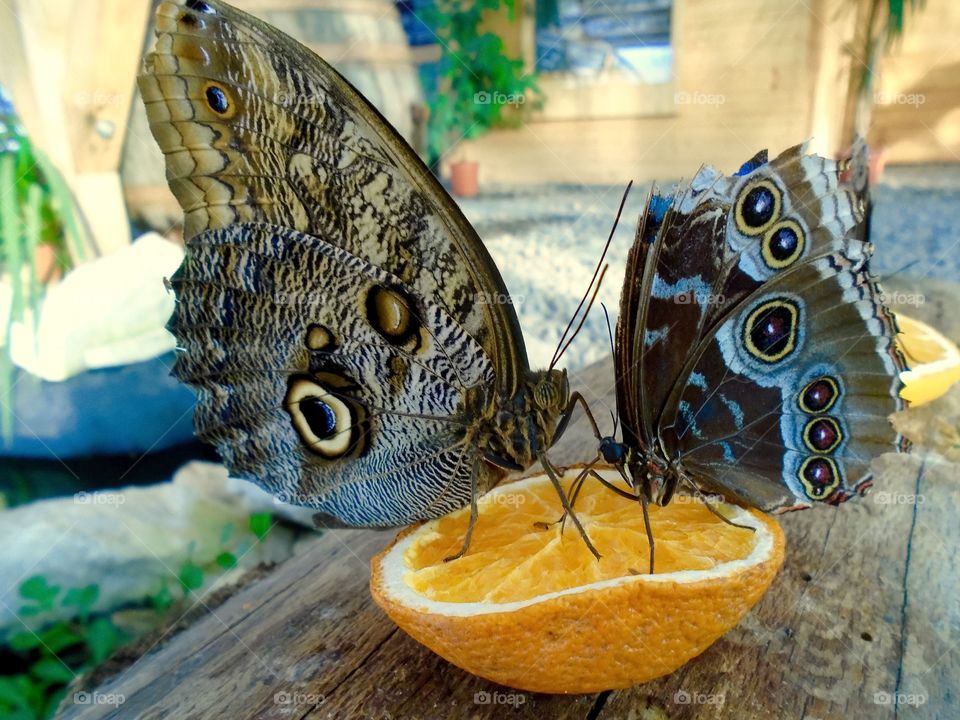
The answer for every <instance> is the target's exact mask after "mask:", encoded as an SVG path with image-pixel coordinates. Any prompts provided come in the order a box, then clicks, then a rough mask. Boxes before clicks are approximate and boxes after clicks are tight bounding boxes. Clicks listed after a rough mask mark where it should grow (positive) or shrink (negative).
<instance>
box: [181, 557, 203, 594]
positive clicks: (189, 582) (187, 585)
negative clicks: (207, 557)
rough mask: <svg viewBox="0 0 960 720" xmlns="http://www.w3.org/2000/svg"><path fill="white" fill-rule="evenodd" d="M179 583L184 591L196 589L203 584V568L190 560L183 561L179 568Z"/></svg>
mask: <svg viewBox="0 0 960 720" xmlns="http://www.w3.org/2000/svg"><path fill="white" fill-rule="evenodd" d="M180 585H181V586H182V587H183V590H184V592H190V591H191V590H196V589H197V588H198V587H200V586H201V585H203V568H201V567H200V566H199V565H196V564H194V563H192V562H188V563H185V564H184V566H183V567H182V568H180Z"/></svg>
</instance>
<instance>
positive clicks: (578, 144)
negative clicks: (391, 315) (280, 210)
mask: <svg viewBox="0 0 960 720" xmlns="http://www.w3.org/2000/svg"><path fill="white" fill-rule="evenodd" d="M948 6H949V7H948ZM913 21H915V22H913ZM951 28H953V29H954V30H953V31H951V30H950V29H951ZM853 29H854V4H853V3H850V2H849V0H809V1H808V2H797V3H793V2H788V1H786V0H674V15H673V31H672V32H673V45H674V53H675V54H674V80H673V83H672V85H667V86H642V85H635V84H631V83H629V82H627V81H625V80H624V78H623V77H618V76H607V77H601V78H591V79H583V80H575V79H573V78H571V77H551V76H542V81H541V85H542V86H543V88H544V90H545V92H546V93H547V95H548V101H547V105H546V107H545V108H544V110H543V111H542V112H540V113H538V114H536V115H534V116H533V119H532V121H530V122H528V123H527V124H526V125H525V126H524V127H522V128H520V129H516V130H513V129H511V130H496V131H493V132H491V133H489V134H487V135H486V136H484V137H482V138H480V139H478V140H477V141H474V142H472V143H469V144H466V145H465V146H464V147H461V148H459V149H458V150H457V151H456V154H455V155H454V157H457V156H466V157H468V158H470V159H476V160H479V161H480V163H481V181H483V182H504V183H524V182H547V181H556V182H576V183H580V182H582V183H591V182H594V183H595V182H600V183H616V184H619V183H623V182H625V181H626V180H628V179H631V178H632V179H635V180H639V181H647V180H650V179H653V178H661V179H669V178H678V177H689V176H690V175H692V174H693V173H694V172H696V170H697V168H698V167H699V166H700V165H701V164H702V163H704V162H706V163H710V164H713V165H716V166H717V167H719V168H722V169H724V170H727V171H732V170H735V169H736V168H737V167H739V165H740V164H741V163H742V162H743V161H744V160H746V159H747V158H749V157H750V156H752V155H753V153H754V152H756V151H757V150H759V149H761V148H764V147H766V148H769V149H770V150H771V152H774V153H775V152H777V151H779V150H782V149H784V148H785V147H788V146H789V145H792V144H794V143H797V142H801V141H803V140H805V139H808V138H809V139H811V148H812V149H813V150H816V151H817V152H820V153H822V154H826V155H830V156H833V155H835V154H836V153H837V152H838V151H839V150H840V144H841V143H840V134H841V129H842V119H843V118H842V114H843V107H844V99H845V97H846V90H847V85H848V80H849V68H850V62H851V58H850V56H849V55H848V54H847V53H846V52H845V50H844V44H845V43H846V42H849V40H850V39H851V38H852V36H853ZM908 30H911V31H915V33H914V34H913V35H910V36H908V38H907V41H906V42H904V43H903V47H902V48H901V49H900V50H898V51H896V52H895V53H894V56H893V57H892V58H891V59H890V61H889V62H888V63H887V67H888V71H887V72H886V73H885V75H884V83H893V85H891V86H890V87H895V88H899V87H901V86H903V87H910V86H909V84H905V83H906V81H907V78H911V79H912V78H914V77H918V76H919V77H921V78H926V82H927V84H928V85H929V86H930V88H931V89H930V95H931V96H932V95H934V94H936V98H937V99H936V100H934V99H933V98H932V97H928V98H927V104H926V105H924V106H922V107H921V108H920V111H919V112H917V110H916V109H915V108H914V107H910V106H903V105H897V106H895V107H894V108H893V109H892V110H890V109H888V108H886V107H882V108H878V112H877V119H878V121H879V122H880V123H881V127H883V128H887V129H888V130H889V133H890V136H891V139H892V140H893V141H895V143H896V144H893V145H892V146H891V152H890V158H891V160H892V161H894V162H897V161H906V160H911V161H913V160H929V159H933V158H934V157H936V156H937V152H938V151H937V149H938V145H939V144H947V145H952V144H955V143H956V142H957V140H958V139H960V138H958V137H956V135H958V134H960V126H958V123H957V121H956V120H957V117H956V116H955V115H950V114H949V113H947V112H945V109H949V108H951V107H955V106H956V105H957V103H958V96H960V72H957V68H958V67H960V66H958V65H954V66H952V68H951V66H950V63H951V62H958V63H960V45H957V44H956V43H955V41H956V37H957V34H958V33H960V2H956V0H928V1H927V8H926V10H925V11H924V12H923V13H921V14H920V15H919V16H917V17H916V18H908ZM924 68H926V70H924ZM931 68H932V69H931ZM886 87H888V86H887V85H886V84H885V85H884V88H886ZM924 87H926V86H924ZM597 108H602V110H598V109H597ZM908 110H909V113H912V114H908V113H907V111H908ZM928 118H929V119H928ZM916 122H923V123H926V124H929V125H930V126H931V127H936V128H939V129H938V130H936V132H934V133H931V132H929V131H927V132H925V133H917V132H916V129H915V127H914V124H915V123H916ZM921 129H923V126H922V125H921ZM958 152H960V150H958ZM939 154H940V156H941V157H942V156H943V150H942V149H941V150H940V151H939ZM956 159H960V158H951V160H956Z"/></svg>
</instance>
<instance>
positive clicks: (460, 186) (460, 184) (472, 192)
mask: <svg viewBox="0 0 960 720" xmlns="http://www.w3.org/2000/svg"><path fill="white" fill-rule="evenodd" d="M479 167H480V166H479V165H478V164H477V163H475V162H472V161H470V160H459V161H457V162H455V163H451V165H450V179H451V181H452V184H453V194H454V195H457V196H458V197H476V196H477V193H479V192H480V186H479V182H478V179H477V175H478V170H479Z"/></svg>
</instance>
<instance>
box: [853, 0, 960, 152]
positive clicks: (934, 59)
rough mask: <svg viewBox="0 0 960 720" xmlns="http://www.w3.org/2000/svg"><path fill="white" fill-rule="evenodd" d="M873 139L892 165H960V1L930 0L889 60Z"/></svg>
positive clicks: (880, 88) (878, 96)
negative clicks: (932, 163)
mask: <svg viewBox="0 0 960 720" xmlns="http://www.w3.org/2000/svg"><path fill="white" fill-rule="evenodd" d="M877 90H878V92H877V94H876V100H877V105H876V107H875V108H874V112H873V130H872V131H871V136H870V139H871V141H873V142H877V143H882V144H884V145H886V147H887V159H888V161H889V162H893V163H897V162H902V163H917V162H921V163H922V162H960V2H957V0H927V2H926V6H925V8H924V9H923V10H922V11H921V12H920V13H918V14H917V15H914V16H912V17H908V18H907V32H906V34H905V35H904V37H903V39H902V42H901V43H900V44H899V45H898V46H897V47H894V48H893V49H892V50H891V51H890V52H889V53H888V55H887V57H886V58H885V60H884V64H883V70H882V72H881V76H880V81H879V83H878V87H877Z"/></svg>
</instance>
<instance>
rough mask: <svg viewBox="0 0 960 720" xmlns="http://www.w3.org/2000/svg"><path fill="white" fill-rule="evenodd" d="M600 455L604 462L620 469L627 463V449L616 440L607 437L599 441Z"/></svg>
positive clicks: (609, 436)
mask: <svg viewBox="0 0 960 720" xmlns="http://www.w3.org/2000/svg"><path fill="white" fill-rule="evenodd" d="M599 449H600V455H601V456H602V457H603V460H604V462H608V463H610V464H611V465H614V466H616V467H620V466H621V465H623V464H624V463H625V462H626V461H627V447H626V445H624V444H623V443H622V442H617V440H616V438H614V437H613V436H611V435H608V436H607V437H605V438H602V439H601V440H600V448H599Z"/></svg>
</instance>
